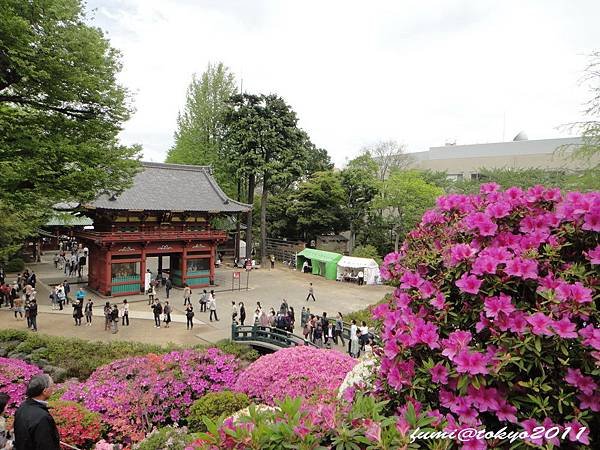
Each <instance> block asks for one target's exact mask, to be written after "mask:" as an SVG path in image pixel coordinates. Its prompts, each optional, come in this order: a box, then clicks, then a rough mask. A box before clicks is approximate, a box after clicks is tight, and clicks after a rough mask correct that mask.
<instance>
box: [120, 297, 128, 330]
mask: <svg viewBox="0 0 600 450" xmlns="http://www.w3.org/2000/svg"><path fill="white" fill-rule="evenodd" d="M121 325H122V326H125V325H127V326H129V303H127V299H125V300H123V306H122V307H121Z"/></svg>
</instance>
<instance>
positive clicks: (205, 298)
mask: <svg viewBox="0 0 600 450" xmlns="http://www.w3.org/2000/svg"><path fill="white" fill-rule="evenodd" d="M207 303H208V293H207V292H206V289H203V290H202V294H200V312H206V304H207Z"/></svg>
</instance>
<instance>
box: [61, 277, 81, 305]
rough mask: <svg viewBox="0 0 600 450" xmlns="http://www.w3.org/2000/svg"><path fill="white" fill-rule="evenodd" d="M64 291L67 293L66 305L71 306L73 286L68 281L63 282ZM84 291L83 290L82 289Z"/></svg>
mask: <svg viewBox="0 0 600 450" xmlns="http://www.w3.org/2000/svg"><path fill="white" fill-rule="evenodd" d="M62 286H63V290H64V291H65V304H67V305H68V304H69V294H70V293H71V285H70V284H69V282H68V281H67V280H65V281H63V284H62ZM81 290H83V288H82V289H81Z"/></svg>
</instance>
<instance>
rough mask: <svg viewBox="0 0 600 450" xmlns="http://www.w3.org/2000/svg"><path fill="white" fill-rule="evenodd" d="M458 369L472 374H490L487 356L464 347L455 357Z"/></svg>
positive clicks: (460, 371)
mask: <svg viewBox="0 0 600 450" xmlns="http://www.w3.org/2000/svg"><path fill="white" fill-rule="evenodd" d="M453 362H454V363H455V364H456V371H457V372H459V373H468V374H470V375H477V374H478V373H480V374H482V375H487V374H488V369H487V367H486V366H487V358H486V356H485V355H484V354H482V353H479V352H471V351H469V350H468V349H466V348H465V349H462V350H461V351H460V352H459V353H458V355H456V357H455V358H454V360H453Z"/></svg>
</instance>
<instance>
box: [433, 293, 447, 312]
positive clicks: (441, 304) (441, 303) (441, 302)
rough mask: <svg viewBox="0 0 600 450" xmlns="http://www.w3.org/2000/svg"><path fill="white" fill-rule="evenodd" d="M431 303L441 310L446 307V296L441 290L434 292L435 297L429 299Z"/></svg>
mask: <svg viewBox="0 0 600 450" xmlns="http://www.w3.org/2000/svg"><path fill="white" fill-rule="evenodd" d="M429 303H431V305H432V306H433V307H434V308H436V309H439V310H442V309H444V308H445V307H446V297H444V294H443V293H441V292H438V293H436V294H435V297H434V298H433V299H431V300H430V301H429Z"/></svg>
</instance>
